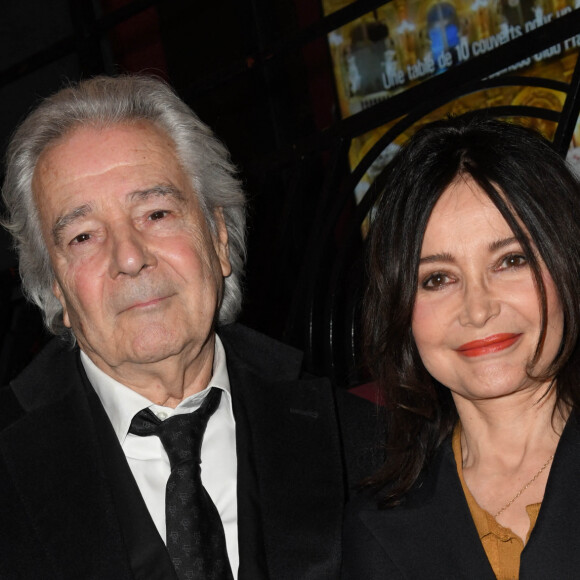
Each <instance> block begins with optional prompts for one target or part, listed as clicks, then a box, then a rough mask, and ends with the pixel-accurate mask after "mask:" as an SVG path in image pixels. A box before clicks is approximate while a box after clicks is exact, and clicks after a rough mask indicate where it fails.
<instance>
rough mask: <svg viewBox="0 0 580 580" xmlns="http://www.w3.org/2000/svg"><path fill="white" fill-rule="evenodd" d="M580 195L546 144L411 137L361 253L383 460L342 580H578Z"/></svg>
mask: <svg viewBox="0 0 580 580" xmlns="http://www.w3.org/2000/svg"><path fill="white" fill-rule="evenodd" d="M579 220H580V187H579V184H578V182H577V180H576V179H575V177H574V176H573V175H572V173H571V172H570V170H569V169H568V167H567V166H566V163H565V161H564V160H563V159H562V158H561V157H560V156H559V155H558V154H557V153H556V152H555V151H554V150H553V149H552V147H551V146H550V144H549V143H548V142H547V141H545V140H544V139H543V138H541V137H540V136H539V135H538V134H536V133H534V132H533V131H531V130H528V129H525V128H523V127H520V126H517V125H514V124H508V123H504V122H500V121H497V120H491V119H482V118H476V119H473V118H472V119H467V118H458V119H451V120H447V121H440V122H437V123H433V124H431V125H428V126H426V127H425V128H423V129H421V130H419V131H418V132H417V133H416V134H415V136H414V137H413V138H412V139H411V140H410V141H409V142H408V144H407V145H406V146H405V147H404V148H403V150H402V151H401V152H400V154H399V155H398V157H397V158H396V159H395V161H393V170H392V172H391V175H390V177H389V180H388V185H387V187H386V188H385V191H384V193H383V195H382V198H381V199H380V201H379V203H378V207H377V211H376V214H375V216H374V219H373V224H372V228H371V233H370V239H369V254H368V269H369V287H368V290H367V294H366V298H365V308H364V317H365V321H364V323H365V341H366V350H367V354H368V358H369V363H370V368H371V370H372V371H373V372H374V375H375V377H376V380H377V382H378V385H379V387H380V390H381V395H382V399H383V400H384V403H385V406H384V409H385V415H386V442H385V456H386V461H385V463H384V465H383V467H382V468H381V470H380V471H379V472H378V473H377V474H375V475H374V476H373V477H371V478H369V479H368V480H367V482H366V487H367V489H366V490H365V493H362V494H361V496H360V497H359V498H358V499H357V500H355V501H354V502H353V503H352V504H351V506H350V508H349V512H348V515H347V518H346V522H345V538H344V549H345V558H344V577H345V578H349V579H357V580H359V579H363V578H364V579H365V580H366V579H373V578H389V579H390V578H412V579H423V578H429V579H435V578H446V579H449V578H453V579H455V578H470V579H475V578H482V579H483V578H489V579H493V578H501V579H503V578H518V577H520V578H538V579H539V578H542V579H546V578H559V579H560V578H577V577H580V549H577V547H576V542H577V531H578V528H579V526H580V415H578V411H579V410H580V372H579V371H580V369H579V368H578V367H579V363H580V355H579V352H578V334H579V328H580V226H579Z"/></svg>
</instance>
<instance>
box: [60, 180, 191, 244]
mask: <svg viewBox="0 0 580 580" xmlns="http://www.w3.org/2000/svg"><path fill="white" fill-rule="evenodd" d="M151 197H171V198H173V199H175V200H177V201H181V202H183V201H185V199H186V198H185V196H184V195H183V193H182V192H181V191H180V190H179V189H177V187H175V186H173V185H171V184H167V183H161V184H158V185H155V186H153V187H149V188H147V189H138V190H136V191H132V192H131V193H129V194H128V195H127V198H128V199H129V201H133V202H134V201H144V200H146V199H149V198H151ZM92 211H93V207H92V205H91V204H90V203H87V204H84V205H81V206H79V207H75V208H74V209H73V210H72V211H70V212H68V213H67V214H65V215H62V216H59V217H58V218H57V220H56V222H55V224H54V226H53V227H52V238H53V240H54V243H55V244H56V245H57V246H58V245H60V243H61V242H62V234H63V232H64V230H65V229H66V228H68V227H69V226H70V225H71V224H73V223H74V222H75V221H77V220H78V219H80V218H83V217H86V216H87V215H89V214H90V213H91V212H92Z"/></svg>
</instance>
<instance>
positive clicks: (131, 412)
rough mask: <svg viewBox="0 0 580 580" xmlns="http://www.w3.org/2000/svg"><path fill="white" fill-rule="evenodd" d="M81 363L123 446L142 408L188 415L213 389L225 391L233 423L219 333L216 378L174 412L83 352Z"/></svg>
mask: <svg viewBox="0 0 580 580" xmlns="http://www.w3.org/2000/svg"><path fill="white" fill-rule="evenodd" d="M81 362H82V364H83V367H84V369H85V372H86V373H87V377H88V379H89V381H90V383H91V385H92V386H93V388H94V389H95V391H96V393H97V395H98V397H99V399H100V400H101V403H102V404H103V407H104V408H105V411H106V413H107V415H108V416H109V419H110V421H111V423H112V425H113V429H114V430H115V433H116V435H117V438H118V439H119V441H120V443H121V444H123V442H124V441H125V437H126V436H127V433H128V432H129V426H130V425H131V419H133V417H134V416H135V415H136V414H137V413H138V412H139V411H141V410H142V409H145V408H147V407H152V408H154V409H161V408H163V409H166V410H167V413H168V415H173V414H175V413H189V412H192V411H194V410H195V409H197V408H198V407H199V406H200V405H201V402H202V401H203V399H204V398H205V396H206V395H207V393H208V392H209V388H210V387H217V388H219V389H222V390H223V391H224V392H225V393H226V394H227V395H226V396H225V397H222V404H223V400H224V399H225V400H226V401H227V406H228V410H229V414H230V416H231V418H232V420H233V418H234V414H233V409H232V401H231V392H230V379H229V375H228V369H227V365H226V353H225V350H224V347H223V344H222V342H221V340H220V338H219V336H217V334H216V335H215V346H214V356H213V375H212V377H211V379H210V381H209V384H208V386H207V387H206V388H205V389H204V390H203V391H201V392H199V393H195V394H193V395H190V396H189V397H187V398H186V399H184V400H183V401H181V403H179V405H178V406H177V407H176V408H175V409H171V408H169V407H161V406H159V405H155V404H154V403H152V402H151V401H150V400H149V399H147V398H146V397H144V396H143V395H141V394H139V393H138V392H136V391H134V390H133V389H131V388H129V387H127V386H126V385H123V384H122V383H119V382H118V381H116V380H115V379H113V378H112V377H110V376H109V375H107V374H106V373H105V372H104V371H102V370H101V369H100V368H98V367H97V365H95V363H94V362H93V361H92V360H91V359H90V358H89V357H88V356H87V355H86V354H85V353H84V352H83V351H82V350H81Z"/></svg>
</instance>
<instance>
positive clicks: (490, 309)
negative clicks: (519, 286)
mask: <svg viewBox="0 0 580 580" xmlns="http://www.w3.org/2000/svg"><path fill="white" fill-rule="evenodd" d="M500 309H501V306H500V302H499V300H498V299H497V298H496V297H495V296H494V295H493V293H492V292H491V290H490V289H489V288H488V287H487V285H486V284H485V283H480V282H477V283H469V284H467V285H466V288H465V292H464V294H463V305H462V308H461V312H460V314H459V322H460V323H461V324H462V325H463V326H475V327H478V328H481V327H483V326H485V324H486V323H487V322H488V321H489V320H490V319H492V318H494V317H496V316H497V315H498V314H499V312H500Z"/></svg>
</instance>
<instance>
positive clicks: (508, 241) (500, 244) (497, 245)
mask: <svg viewBox="0 0 580 580" xmlns="http://www.w3.org/2000/svg"><path fill="white" fill-rule="evenodd" d="M513 243H519V242H518V239H517V238H516V237H515V236H511V237H509V238H504V239H503V240H496V241H495V242H492V243H491V244H489V251H490V252H496V251H497V250H501V249H502V248H505V247H506V246H511V245H512V244H513Z"/></svg>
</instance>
